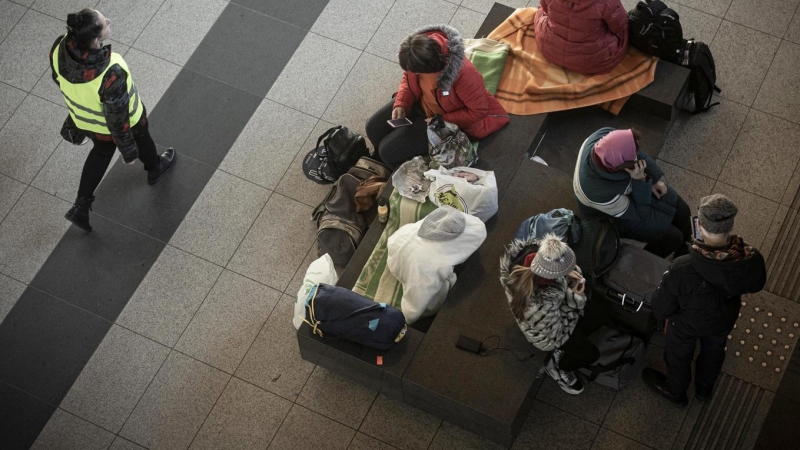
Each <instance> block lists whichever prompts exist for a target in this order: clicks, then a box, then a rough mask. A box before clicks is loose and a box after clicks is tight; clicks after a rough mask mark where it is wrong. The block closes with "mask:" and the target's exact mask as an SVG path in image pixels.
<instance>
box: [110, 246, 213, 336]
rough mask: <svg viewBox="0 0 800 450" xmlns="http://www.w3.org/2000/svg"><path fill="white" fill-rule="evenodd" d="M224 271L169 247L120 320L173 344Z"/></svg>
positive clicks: (132, 298)
mask: <svg viewBox="0 0 800 450" xmlns="http://www.w3.org/2000/svg"><path fill="white" fill-rule="evenodd" d="M221 272H222V268H221V267H219V266H215V265H213V264H211V263H209V262H207V261H203V260H202V259H200V258H197V257H196V256H192V255H190V254H188V253H185V252H183V251H181V250H178V249H176V248H175V247H171V246H167V247H166V248H165V249H164V251H163V252H162V253H161V255H160V256H159V257H158V260H157V261H156V262H155V264H153V267H151V269H150V272H149V273H148V274H147V276H146V277H145V278H144V280H143V281H142V284H141V285H139V288H138V289H137V290H136V293H135V294H133V297H131V299H130V301H129V302H128V306H127V307H126V308H125V310H124V311H122V314H120V316H119V319H117V323H118V324H120V325H122V326H124V327H126V328H129V329H131V330H134V331H136V332H137V333H141V334H143V335H144V336H147V337H149V338H151V339H153V340H155V341H157V342H160V343H162V344H164V345H166V346H168V347H172V346H174V345H175V343H176V342H178V338H180V336H181V333H183V330H184V329H185V328H186V325H188V324H189V322H190V321H191V319H192V317H193V316H194V314H195V312H196V311H197V309H198V308H199V307H200V304H201V303H202V302H203V299H204V298H205V297H206V295H207V294H208V292H209V291H210V290H211V287H212V286H213V285H214V282H215V281H216V280H217V277H218V276H219V275H220V273H221Z"/></svg>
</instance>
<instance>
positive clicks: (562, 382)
mask: <svg viewBox="0 0 800 450" xmlns="http://www.w3.org/2000/svg"><path fill="white" fill-rule="evenodd" d="M545 367H546V369H545V370H546V371H547V374H548V375H550V378H552V379H553V380H555V382H556V383H558V387H560V388H561V390H562V391H564V392H566V393H567V394H571V395H578V394H580V393H581V392H583V383H581V380H580V379H578V377H577V376H576V375H575V372H566V371H564V370H561V369H559V368H558V367H557V366H556V361H555V358H550V361H548V363H547V366H545Z"/></svg>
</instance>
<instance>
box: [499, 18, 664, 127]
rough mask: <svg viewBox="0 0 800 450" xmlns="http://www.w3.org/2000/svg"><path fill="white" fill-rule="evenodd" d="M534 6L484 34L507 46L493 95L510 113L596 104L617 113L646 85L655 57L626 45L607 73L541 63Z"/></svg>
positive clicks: (652, 69)
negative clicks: (601, 73)
mask: <svg viewBox="0 0 800 450" xmlns="http://www.w3.org/2000/svg"><path fill="white" fill-rule="evenodd" d="M534 14H536V8H521V9H517V10H516V11H515V12H514V14H512V15H511V16H509V17H508V19H506V20H505V22H503V23H502V24H500V26H498V27H497V28H495V30H494V31H492V33H491V34H490V35H489V36H488V38H489V39H493V40H496V41H500V42H504V43H507V44H509V45H511V50H510V51H509V53H508V59H506V66H505V69H504V71H503V76H502V78H501V79H500V84H499V86H498V87H497V93H496V94H495V97H497V99H498V100H499V101H500V104H502V105H503V107H504V108H505V109H506V111H508V112H509V113H511V114H517V115H531V114H541V113H547V112H551V111H562V110H565V109H574V108H581V107H584V106H590V105H598V106H600V107H601V108H604V109H606V110H608V111H609V112H611V113H612V114H615V115H616V114H619V111H620V109H622V106H623V105H624V104H625V102H626V101H627V100H628V97H630V96H631V95H632V94H633V93H635V92H638V91H639V90H641V89H642V88H644V87H645V86H647V85H648V84H650V83H651V82H652V81H653V79H654V77H655V73H656V61H657V60H658V58H655V57H651V56H646V55H645V54H644V53H642V52H640V51H638V50H636V49H634V48H633V47H629V48H628V54H627V56H625V59H623V60H622V62H621V63H620V64H619V65H618V66H617V67H616V68H615V69H614V70H612V71H611V72H609V73H606V74H603V75H592V76H586V75H581V74H579V73H576V72H572V71H569V70H566V69H564V68H562V67H560V66H557V65H555V64H552V63H550V62H549V61H547V60H546V59H545V58H544V56H543V55H542V52H541V51H540V50H539V46H538V45H537V44H536V38H535V37H534V26H533V16H534Z"/></svg>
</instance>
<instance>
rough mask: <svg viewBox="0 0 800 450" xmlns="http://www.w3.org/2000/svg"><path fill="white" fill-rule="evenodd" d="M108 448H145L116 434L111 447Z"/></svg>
mask: <svg viewBox="0 0 800 450" xmlns="http://www.w3.org/2000/svg"><path fill="white" fill-rule="evenodd" d="M108 450H147V449H145V448H144V447H142V446H141V445H139V444H134V443H133V442H131V441H129V440H127V439H125V438H122V437H119V436H117V438H116V439H114V442H113V443H112V444H111V447H109V448H108Z"/></svg>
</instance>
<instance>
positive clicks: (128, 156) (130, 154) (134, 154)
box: [119, 143, 139, 164]
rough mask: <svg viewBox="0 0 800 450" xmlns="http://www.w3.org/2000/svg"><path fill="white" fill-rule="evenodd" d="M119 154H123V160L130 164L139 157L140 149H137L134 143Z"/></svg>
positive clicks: (120, 150)
mask: <svg viewBox="0 0 800 450" xmlns="http://www.w3.org/2000/svg"><path fill="white" fill-rule="evenodd" d="M119 152H120V153H121V154H122V160H123V161H125V163H126V164H130V163H132V162H134V161H136V159H137V158H138V157H139V149H138V148H137V147H136V143H132V144H131V145H129V146H128V147H125V148H121V147H120V149H119Z"/></svg>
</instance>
